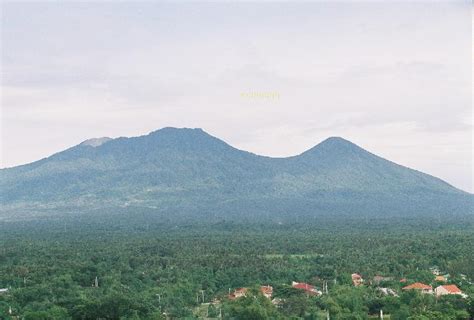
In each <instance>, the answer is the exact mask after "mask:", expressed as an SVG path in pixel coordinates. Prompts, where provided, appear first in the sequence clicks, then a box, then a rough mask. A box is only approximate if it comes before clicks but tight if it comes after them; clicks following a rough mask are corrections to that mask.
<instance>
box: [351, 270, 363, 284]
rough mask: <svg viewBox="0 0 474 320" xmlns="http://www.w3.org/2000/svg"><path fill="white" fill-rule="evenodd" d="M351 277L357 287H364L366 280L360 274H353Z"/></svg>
mask: <svg viewBox="0 0 474 320" xmlns="http://www.w3.org/2000/svg"><path fill="white" fill-rule="evenodd" d="M351 277H352V283H353V284H354V286H356V287H358V286H360V285H362V283H363V282H364V279H362V276H361V275H360V274H358V273H353V274H352V275H351Z"/></svg>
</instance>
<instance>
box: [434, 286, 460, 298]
mask: <svg viewBox="0 0 474 320" xmlns="http://www.w3.org/2000/svg"><path fill="white" fill-rule="evenodd" d="M435 294H436V296H437V297H439V296H444V295H446V294H457V295H463V293H462V291H461V289H459V288H458V287H457V286H456V285H455V284H445V285H443V286H439V287H437V288H436V289H435Z"/></svg>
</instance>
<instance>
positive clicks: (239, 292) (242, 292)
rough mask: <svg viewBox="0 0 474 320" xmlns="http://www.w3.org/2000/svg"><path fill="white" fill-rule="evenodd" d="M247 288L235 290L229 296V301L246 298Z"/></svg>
mask: <svg viewBox="0 0 474 320" xmlns="http://www.w3.org/2000/svg"><path fill="white" fill-rule="evenodd" d="M247 291H248V289H247V288H238V289H235V290H234V292H232V293H230V294H229V299H230V300H235V299H237V298H240V297H245V296H246V295H247Z"/></svg>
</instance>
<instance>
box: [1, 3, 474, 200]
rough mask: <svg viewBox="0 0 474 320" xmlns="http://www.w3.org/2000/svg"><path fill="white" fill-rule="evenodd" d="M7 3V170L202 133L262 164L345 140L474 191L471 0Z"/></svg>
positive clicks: (3, 31)
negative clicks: (93, 147) (89, 144)
mask: <svg viewBox="0 0 474 320" xmlns="http://www.w3.org/2000/svg"><path fill="white" fill-rule="evenodd" d="M1 8H2V22H1V40H2V41H1V45H2V48H1V49H2V51H1V68H2V70H1V71H2V83H1V89H2V99H1V111H2V113H1V118H2V121H1V125H2V130H1V133H2V136H1V139H0V140H1V143H2V148H1V164H0V166H1V167H9V166H14V165H18V164H24V163H28V162H31V161H34V160H38V159H40V158H42V157H46V156H48V155H50V154H52V153H54V152H57V151H60V150H62V149H65V148H68V147H70V146H72V145H75V144H78V143H80V142H81V141H83V140H86V139H88V138H92V137H101V136H110V137H118V136H136V135H142V134H146V133H148V132H150V131H153V130H156V129H158V128H161V127H165V126H176V127H201V128H203V129H204V130H206V131H207V132H209V133H210V134H212V135H215V136H217V137H219V138H221V139H223V140H225V141H226V142H228V143H229V144H231V145H233V146H235V147H237V148H240V149H244V150H248V151H251V152H255V153H257V154H261V155H270V156H288V155H295V154H298V153H301V152H303V151H304V150H306V149H308V148H310V147H312V146H314V145H315V144H317V143H319V142H320V141H321V140H323V139H325V138H327V137H329V136H342V137H345V138H346V139H349V140H351V141H353V142H355V143H357V144H359V145H360V146H362V147H364V148H366V149H368V150H369V151H372V152H374V153H376V154H378V155H381V156H383V157H385V158H388V159H390V160H393V161H395V162H397V163H400V164H403V165H406V166H409V167H412V168H415V169H418V170H421V171H424V172H427V173H430V174H433V175H435V176H438V177H441V178H443V179H445V180H447V181H448V182H450V183H451V184H453V185H455V186H457V187H459V188H462V189H464V190H469V191H473V187H472V160H471V159H472V150H473V147H472V106H471V98H472V92H471V91H472V82H471V71H472V66H471V59H472V46H471V37H472V34H471V16H472V15H471V2H470V1H458V2H450V3H448V2H438V3H431V4H429V3H428V2H425V3H423V2H418V3H409V2H403V3H400V2H393V3H387V2H384V3H381V2H380V3H377V2H368V3H362V2H356V3H349V2H345V3H344V2H339V3H324V2H316V3H284V2H280V3H269V2H264V3H262V2H261V3H251V2H245V3H221V4H218V3H203V4H200V3H185V2H181V3H175V4H173V3H150V2H149V3H136V2H122V3H118V4H117V3H110V2H108V3H107V2H102V3H99V2H96V3H88V4H86V3H67V4H65V3H63V4H61V3H57V2H56V3H54V2H50V3H48V2H40V3H36V4H35V3H13V2H10V3H8V2H2V5H1ZM249 93H260V94H263V93H273V97H271V98H270V97H267V98H264V97H254V96H252V95H251V94H249Z"/></svg>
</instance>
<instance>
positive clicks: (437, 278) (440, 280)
mask: <svg viewBox="0 0 474 320" xmlns="http://www.w3.org/2000/svg"><path fill="white" fill-rule="evenodd" d="M435 281H439V282H446V281H447V279H446V276H443V275H438V276H436V277H435Z"/></svg>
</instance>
